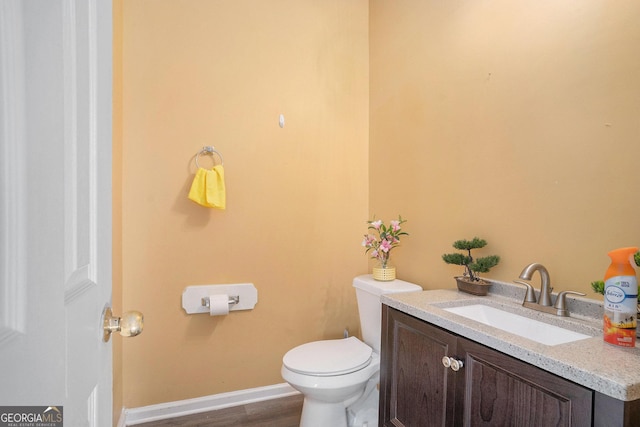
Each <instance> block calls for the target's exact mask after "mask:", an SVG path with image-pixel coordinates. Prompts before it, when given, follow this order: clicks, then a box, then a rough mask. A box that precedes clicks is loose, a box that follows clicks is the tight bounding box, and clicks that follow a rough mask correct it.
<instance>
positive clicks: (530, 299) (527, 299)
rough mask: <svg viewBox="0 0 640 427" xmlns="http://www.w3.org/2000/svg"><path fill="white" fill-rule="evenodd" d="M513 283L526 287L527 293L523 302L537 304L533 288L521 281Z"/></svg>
mask: <svg viewBox="0 0 640 427" xmlns="http://www.w3.org/2000/svg"><path fill="white" fill-rule="evenodd" d="M513 282H514V283H517V284H519V285H525V286H526V287H527V293H526V294H525V295H524V302H533V303H535V302H537V300H536V292H535V291H534V290H533V286H531V284H530V283H527V282H523V281H521V280H514V281H513Z"/></svg>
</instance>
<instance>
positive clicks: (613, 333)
mask: <svg viewBox="0 0 640 427" xmlns="http://www.w3.org/2000/svg"><path fill="white" fill-rule="evenodd" d="M636 252H638V248H636V247H631V248H620V249H616V250H613V251H611V252H609V254H608V255H609V257H610V258H611V265H609V268H608V269H607V272H606V273H605V275H604V340H605V341H606V342H608V343H610V344H615V345H619V346H622V347H635V345H636V326H637V319H636V316H637V314H638V281H637V279H636V271H635V270H634V268H633V267H632V266H631V262H630V258H631V256H632V255H633V254H635V253H636Z"/></svg>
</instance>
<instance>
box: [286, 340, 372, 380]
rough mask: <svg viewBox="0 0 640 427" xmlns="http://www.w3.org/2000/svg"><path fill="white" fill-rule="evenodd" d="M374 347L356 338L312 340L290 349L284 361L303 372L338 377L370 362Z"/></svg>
mask: <svg viewBox="0 0 640 427" xmlns="http://www.w3.org/2000/svg"><path fill="white" fill-rule="evenodd" d="M372 353H373V350H372V349H371V347H369V346H368V345H366V344H365V343H363V342H362V341H360V340H359V339H357V338H356V337H349V338H344V339H339V340H324V341H313V342H310V343H306V344H302V345H299V346H298V347H296V348H293V349H291V350H289V351H288V352H287V354H285V355H284V357H283V358H282V363H283V364H284V366H285V367H286V368H287V369H289V370H290V371H293V372H297V373H299V374H303V375H313V376H321V377H323V376H335V375H345V374H349V373H351V372H355V371H358V370H360V369H362V368H364V367H365V366H367V365H369V363H371V356H372Z"/></svg>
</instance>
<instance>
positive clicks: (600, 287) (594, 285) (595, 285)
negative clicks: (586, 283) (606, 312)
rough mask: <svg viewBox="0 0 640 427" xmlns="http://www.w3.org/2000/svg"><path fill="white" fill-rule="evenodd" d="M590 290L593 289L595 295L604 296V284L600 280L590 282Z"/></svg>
mask: <svg viewBox="0 0 640 427" xmlns="http://www.w3.org/2000/svg"><path fill="white" fill-rule="evenodd" d="M591 289H593V292H595V293H597V294H602V295H604V282H603V281H602V280H596V281H595V282H591Z"/></svg>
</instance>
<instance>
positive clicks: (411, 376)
mask: <svg viewBox="0 0 640 427" xmlns="http://www.w3.org/2000/svg"><path fill="white" fill-rule="evenodd" d="M383 307H384V309H383V320H382V323H383V334H382V348H381V352H382V365H381V367H380V386H381V391H380V408H381V411H380V425H381V426H396V427H402V426H404V427H431V426H438V427H442V426H454V425H456V422H455V420H454V416H455V375H456V373H455V372H453V371H452V370H451V369H447V368H445V367H444V366H443V365H442V358H443V357H444V356H447V355H451V354H453V353H455V347H456V337H455V336H454V335H451V334H450V333H447V332H445V331H443V330H441V329H438V328H436V327H433V326H431V325H429V324H427V323H425V322H423V321H421V320H418V319H416V318H414V317H411V316H409V315H406V314H404V313H401V312H399V311H397V310H393V309H390V308H388V307H387V306H383Z"/></svg>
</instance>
